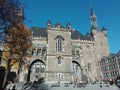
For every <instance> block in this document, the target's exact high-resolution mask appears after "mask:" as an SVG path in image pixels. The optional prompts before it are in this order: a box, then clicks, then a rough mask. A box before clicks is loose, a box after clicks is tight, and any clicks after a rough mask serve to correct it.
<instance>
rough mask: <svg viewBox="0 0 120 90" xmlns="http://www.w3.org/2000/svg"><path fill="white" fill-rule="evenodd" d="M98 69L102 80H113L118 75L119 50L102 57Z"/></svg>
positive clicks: (119, 70)
mask: <svg viewBox="0 0 120 90" xmlns="http://www.w3.org/2000/svg"><path fill="white" fill-rule="evenodd" d="M100 71H101V79H102V80H105V81H106V80H110V79H113V80H115V79H116V78H117V76H120V51H119V52H118V53H116V54H110V55H109V56H108V57H103V58H102V59H101V61H100Z"/></svg>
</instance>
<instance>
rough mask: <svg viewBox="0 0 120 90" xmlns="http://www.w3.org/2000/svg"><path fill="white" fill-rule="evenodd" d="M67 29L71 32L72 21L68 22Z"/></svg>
mask: <svg viewBox="0 0 120 90" xmlns="http://www.w3.org/2000/svg"><path fill="white" fill-rule="evenodd" d="M66 28H67V29H68V30H71V24H70V21H68V22H67V25H66Z"/></svg>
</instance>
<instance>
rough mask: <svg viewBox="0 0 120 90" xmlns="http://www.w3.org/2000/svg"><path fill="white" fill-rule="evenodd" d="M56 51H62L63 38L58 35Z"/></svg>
mask: <svg viewBox="0 0 120 90" xmlns="http://www.w3.org/2000/svg"><path fill="white" fill-rule="evenodd" d="M55 39H56V51H57V52H62V51H63V40H64V38H63V37H62V36H60V35H58V36H57V37H56V38H55Z"/></svg>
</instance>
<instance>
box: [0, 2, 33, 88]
mask: <svg viewBox="0 0 120 90" xmlns="http://www.w3.org/2000/svg"><path fill="white" fill-rule="evenodd" d="M23 20H24V14H23V7H22V5H21V3H20V2H19V0H0V25H1V26H2V27H0V31H2V33H4V37H3V40H2V42H3V44H4V51H3V56H2V60H3V61H4V62H5V65H4V66H5V67H6V72H5V76H4V81H3V87H4V86H5V83H6V80H7V76H8V74H9V73H10V70H11V67H12V66H13V65H16V67H17V68H18V73H17V80H18V79H19V78H18V75H19V71H20V68H21V67H22V66H23V65H25V64H26V63H27V62H29V61H28V59H27V57H30V48H31V45H32V43H31V33H30V31H29V30H28V29H27V27H26V26H25V25H24V23H23Z"/></svg>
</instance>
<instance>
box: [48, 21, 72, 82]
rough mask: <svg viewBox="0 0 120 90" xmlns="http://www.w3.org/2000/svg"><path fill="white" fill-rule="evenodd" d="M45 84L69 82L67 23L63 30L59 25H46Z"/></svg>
mask: <svg viewBox="0 0 120 90" xmlns="http://www.w3.org/2000/svg"><path fill="white" fill-rule="evenodd" d="M47 26H48V27H47V33H48V38H47V44H48V46H47V48H48V49H47V58H48V60H47V62H46V82H63V80H64V82H65V81H69V80H70V77H71V62H72V58H71V31H70V24H69V23H68V25H67V29H65V28H64V27H63V26H62V25H61V24H60V23H57V24H55V25H53V26H52V25H51V23H50V20H49V21H48V23H47Z"/></svg>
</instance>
